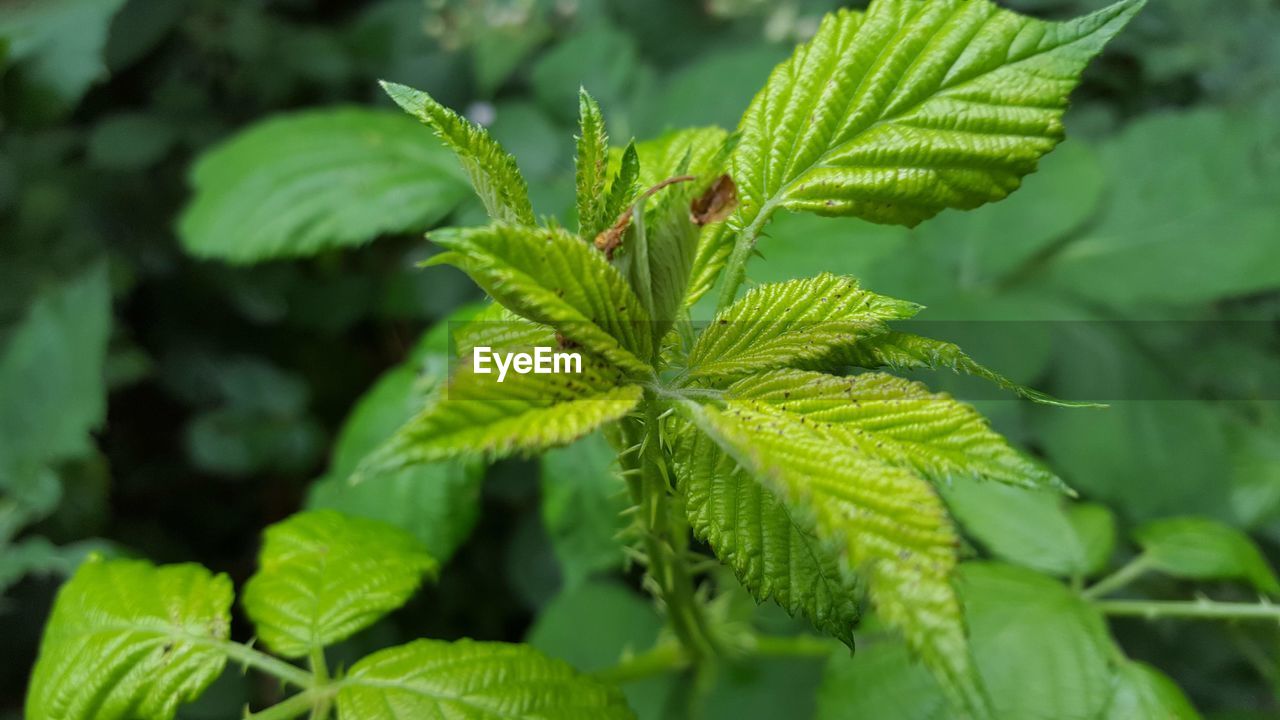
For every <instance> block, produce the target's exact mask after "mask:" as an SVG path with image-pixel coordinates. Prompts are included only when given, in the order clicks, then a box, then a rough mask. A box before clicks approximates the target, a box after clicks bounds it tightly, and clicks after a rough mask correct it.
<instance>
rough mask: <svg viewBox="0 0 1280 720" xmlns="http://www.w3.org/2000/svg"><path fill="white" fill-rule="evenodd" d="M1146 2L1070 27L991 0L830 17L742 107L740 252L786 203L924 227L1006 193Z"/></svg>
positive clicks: (887, 2) (881, 7)
mask: <svg viewBox="0 0 1280 720" xmlns="http://www.w3.org/2000/svg"><path fill="white" fill-rule="evenodd" d="M1141 6H1142V0H1122V2H1119V3H1117V4H1115V5H1112V6H1111V7H1109V8H1106V9H1104V10H1100V11H1098V12H1096V13H1094V14H1092V15H1088V16H1086V17H1082V18H1079V19H1076V20H1071V21H1067V22H1061V23H1051V22H1044V21H1040V20H1036V19H1033V18H1028V17H1024V16H1021V15H1018V14H1016V13H1014V12H1010V11H1008V10H1003V9H1001V8H999V7H998V6H997V5H995V4H994V3H991V2H988V1H987V0H934V1H932V2H920V1H918V0H875V1H874V2H872V3H871V5H870V6H869V7H868V8H867V10H866V12H865V13H860V12H854V11H848V10H841V11H838V12H836V13H833V14H831V15H828V16H827V17H826V18H825V19H824V21H823V23H822V26H821V27H820V28H819V29H818V32H817V34H816V35H815V36H814V38H813V40H811V41H810V42H809V43H807V44H805V45H802V46H801V47H799V48H798V49H797V50H796V52H795V54H793V55H792V56H791V58H790V59H789V60H787V61H785V62H783V63H782V64H781V65H779V66H778V68H777V69H775V70H774V72H773V74H772V75H771V76H770V77H769V81H768V83H767V84H766V85H765V87H764V88H763V89H762V90H761V91H760V93H759V94H758V95H756V98H755V100H754V101H753V102H752V104H751V106H750V107H749V108H748V109H747V112H746V114H745V115H744V116H743V119H742V123H741V126H740V130H741V133H742V139H741V141H740V142H739V144H738V147H737V151H736V152H735V153H734V156H733V161H732V165H731V167H732V169H731V170H730V172H731V174H732V175H733V176H734V177H735V178H736V179H737V180H738V182H739V191H740V194H741V198H742V205H741V208H740V210H739V212H738V213H736V214H735V215H734V216H733V217H732V218H730V220H729V224H730V225H731V226H732V227H733V228H734V229H735V230H737V231H739V233H740V234H739V237H738V239H737V241H736V242H737V244H738V247H739V248H743V247H746V248H750V247H751V246H752V245H753V244H754V243H755V240H756V238H757V237H758V236H759V235H760V232H761V230H762V229H763V227H764V225H765V224H766V223H767V222H768V221H769V218H770V216H771V215H772V214H773V213H774V212H775V211H776V210H778V209H780V208H789V209H793V210H806V211H812V212H817V213H821V214H826V215H856V216H858V217H861V218H864V219H867V220H872V221H875V222H882V223H895V224H906V225H915V224H916V223H919V222H920V221H922V220H925V219H927V218H930V217H932V216H933V215H935V214H937V213H938V212H939V211H941V210H943V209H945V208H974V207H978V206H979V205H982V204H984V203H988V202H992V201H995V200H999V199H1001V198H1003V197H1005V196H1006V195H1008V194H1009V193H1010V192H1012V191H1013V190H1015V189H1016V188H1017V187H1018V185H1019V183H1020V182H1021V179H1022V177H1023V176H1024V175H1026V174H1027V173H1030V172H1032V171H1033V170H1035V167H1036V162H1037V160H1039V158H1040V157H1041V156H1042V155H1044V154H1045V153H1047V152H1049V151H1050V150H1052V149H1053V147H1054V146H1055V145H1056V144H1057V143H1058V142H1059V141H1060V140H1061V139H1062V135H1063V129H1062V113H1063V111H1064V110H1065V109H1066V106H1067V96H1068V95H1069V94H1070V92H1071V91H1072V90H1073V89H1074V88H1075V86H1076V84H1077V83H1078V82H1079V78H1080V73H1081V72H1082V71H1083V70H1084V68H1085V66H1086V65H1087V64H1088V62H1089V61H1090V60H1091V59H1092V58H1093V57H1094V56H1095V55H1097V54H1098V52H1100V51H1101V50H1102V47H1103V45H1105V44H1106V42H1107V41H1108V40H1109V39H1110V38H1111V37H1112V36H1113V35H1115V34H1116V33H1117V32H1119V30H1120V29H1121V28H1122V27H1124V25H1125V24H1126V23H1127V22H1128V21H1129V19H1130V18H1132V16H1133V15H1134V13H1136V12H1137V11H1138V9H1139V8H1140V7H1141ZM738 280H740V278H730V281H731V283H736V282H737V281H738Z"/></svg>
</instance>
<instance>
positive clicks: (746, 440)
mask: <svg viewBox="0 0 1280 720" xmlns="http://www.w3.org/2000/svg"><path fill="white" fill-rule="evenodd" d="M682 407H683V409H684V410H685V412H686V414H687V415H688V416H689V418H690V419H691V420H692V421H693V422H694V424H695V425H696V426H697V427H698V428H699V429H700V430H702V431H703V432H705V433H706V434H707V435H708V436H709V437H711V438H712V439H713V440H714V441H715V442H716V444H718V445H719V446H720V447H721V448H722V449H723V450H724V451H725V452H726V453H727V454H728V455H729V456H730V457H732V458H733V459H734V460H735V461H736V462H737V463H738V464H739V465H741V466H743V467H744V468H745V469H746V470H747V471H748V472H750V473H751V474H752V475H753V476H755V477H756V478H757V479H758V480H759V481H760V482H761V483H763V484H764V485H765V486H766V487H767V488H768V489H769V490H770V491H771V492H773V493H776V494H777V496H778V497H779V498H780V499H781V500H782V501H783V502H785V503H786V504H787V507H788V508H790V509H791V510H792V511H793V512H795V513H803V514H804V516H805V517H807V518H808V520H809V522H812V527H813V528H814V531H815V534H816V535H817V536H818V537H820V538H823V539H824V540H827V541H831V542H838V543H840V545H839V547H840V551H841V553H842V556H843V561H844V562H845V563H846V565H845V568H846V569H847V570H851V571H853V572H856V573H858V574H859V575H860V576H861V577H864V578H865V579H866V584H867V587H868V590H869V592H870V595H871V599H872V601H873V603H874V604H875V607H876V610H877V612H878V614H879V615H880V617H882V618H883V619H884V620H885V621H886V622H887V623H888V624H889V625H890V626H891V627H893V628H895V629H897V630H899V631H901V632H902V634H903V636H904V637H905V639H906V642H907V645H908V646H909V647H910V648H911V649H912V650H913V651H914V652H916V653H918V654H919V655H920V657H921V658H922V659H923V660H924V662H925V664H926V665H928V667H929V668H930V670H931V671H932V672H933V673H934V674H935V676H936V677H937V678H938V679H939V681H940V682H941V683H942V685H943V687H944V688H945V689H946V691H947V692H948V694H949V696H950V697H951V698H952V699H953V700H954V701H955V702H956V703H957V704H959V705H960V706H961V707H964V708H966V709H967V710H968V711H969V712H970V713H972V714H975V715H978V716H985V715H988V714H989V713H988V712H987V710H986V705H987V701H986V699H985V696H984V694H983V692H982V690H981V688H980V686H979V684H978V682H977V679H976V677H975V676H974V674H973V667H972V663H971V660H970V656H969V649H968V645H967V643H966V641H965V634H964V627H963V624H962V621H961V614H960V605H959V601H958V600H957V597H956V593H955V588H954V587H952V580H951V575H952V571H953V570H954V568H955V565H956V552H955V549H956V544H957V538H956V536H955V533H954V531H953V530H952V528H951V525H950V523H949V522H948V520H947V517H946V512H945V510H944V508H943V506H942V502H941V500H939V498H938V496H937V495H936V494H935V493H934V491H933V489H932V487H931V486H930V485H929V483H928V482H927V481H926V480H924V479H922V478H920V477H917V476H916V475H915V474H914V473H912V472H911V471H909V470H907V469H905V468H902V467H899V466H895V465H889V464H886V463H883V462H880V461H879V460H877V459H876V458H874V457H871V456H868V455H865V454H863V453H861V452H858V451H856V450H854V449H852V448H848V447H846V446H845V444H843V443H842V442H841V439H840V438H838V437H836V436H833V435H831V434H829V433H826V432H825V431H823V430H822V429H821V428H816V427H814V426H813V424H811V423H807V422H801V420H802V418H801V417H800V416H797V415H792V414H789V413H786V412H783V411H780V410H777V409H774V408H770V407H767V406H756V407H753V406H750V405H746V404H743V403H741V402H738V401H729V402H727V404H726V406H725V408H724V409H719V408H716V407H712V406H703V405H696V404H693V403H685V404H684V405H682Z"/></svg>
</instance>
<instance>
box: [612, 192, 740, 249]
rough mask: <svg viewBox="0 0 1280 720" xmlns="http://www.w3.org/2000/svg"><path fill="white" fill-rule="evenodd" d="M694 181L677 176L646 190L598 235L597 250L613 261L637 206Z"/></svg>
mask: <svg viewBox="0 0 1280 720" xmlns="http://www.w3.org/2000/svg"><path fill="white" fill-rule="evenodd" d="M726 177H728V176H726ZM693 179H694V177H693V176H692V175H677V176H676V177H669V178H667V179H666V180H663V181H662V182H660V183H658V184H657V185H654V186H653V187H651V188H649V189H648V190H645V191H644V192H642V193H640V197H638V198H636V201H635V202H634V203H632V204H631V205H630V206H628V207H627V209H626V210H623V211H622V214H621V215H619V216H618V219H617V220H616V221H614V223H613V225H612V226H610V227H609V228H607V229H605V230H602V231H601V232H600V234H599V235H596V239H595V242H594V244H595V246H596V249H597V250H599V251H600V252H602V253H604V257H605V259H606V260H612V259H613V253H614V251H616V250H617V249H618V246H619V245H621V244H622V235H623V233H625V232H626V231H627V228H628V227H630V226H631V218H632V217H633V216H634V215H635V211H636V205H638V204H639V203H640V202H641V201H642V200H646V199H648V198H650V197H652V196H653V195H654V193H656V192H658V191H659V190H661V189H663V188H665V187H667V186H668V185H675V184H676V183H683V182H689V181H690V180H693ZM717 182H719V181H717Z"/></svg>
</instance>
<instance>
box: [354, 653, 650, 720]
mask: <svg viewBox="0 0 1280 720" xmlns="http://www.w3.org/2000/svg"><path fill="white" fill-rule="evenodd" d="M337 705H338V714H339V716H341V717H343V718H348V717H350V718H360V720H402V719H405V718H413V720H508V719H509V720H535V719H536V720H627V719H630V718H634V717H635V716H634V714H632V712H631V711H630V710H629V709H628V708H627V705H626V701H625V700H623V698H622V693H621V692H619V691H618V690H617V689H615V688H612V687H610V686H608V685H605V684H604V683H601V682H600V681H597V680H593V679H591V678H588V677H585V676H582V675H579V674H577V673H575V672H574V671H573V669H572V668H570V667H569V666H568V665H567V664H565V663H564V662H561V661H559V660H552V659H551V658H548V657H546V656H545V655H543V654H541V653H539V652H538V651H536V650H534V649H533V648H530V647H528V646H525V645H508V644H504V643H487V642H473V641H470V640H459V641H457V642H453V643H449V642H443V641H440V640H417V641H415V642H412V643H409V644H408V645H401V646H399V647H393V648H389V649H387V650H382V651H379V652H376V653H374V654H372V655H369V656H368V657H365V658H364V659H363V660H361V661H360V662H357V663H356V664H355V665H353V666H351V671H350V672H349V673H347V676H346V678H345V679H344V680H343V683H342V688H341V689H340V690H339V691H338V698H337Z"/></svg>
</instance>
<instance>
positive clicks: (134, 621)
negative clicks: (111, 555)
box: [26, 559, 232, 720]
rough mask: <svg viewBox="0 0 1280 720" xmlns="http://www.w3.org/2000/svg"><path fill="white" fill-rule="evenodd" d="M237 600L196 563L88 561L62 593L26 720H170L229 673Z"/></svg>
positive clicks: (221, 578)
mask: <svg viewBox="0 0 1280 720" xmlns="http://www.w3.org/2000/svg"><path fill="white" fill-rule="evenodd" d="M231 601H232V588H231V580H230V579H228V578H227V576H225V575H216V576H215V575H213V574H211V573H210V572H209V571H208V570H205V569H204V568H202V567H199V566H198V565H169V566H165V567H155V566H153V565H151V564H150V563H147V562H143V561H137V560H111V561H103V560H97V559H92V560H90V561H88V562H86V563H85V564H83V565H81V566H80V569H79V570H78V571H77V572H76V574H75V576H74V577H72V578H71V580H70V581H68V582H67V584H66V585H63V586H62V589H61V590H59V591H58V598H57V600H56V601H55V602H54V606H53V613H52V615H51V616H50V619H49V624H48V625H47V626H46V627H45V631H44V638H43V640H42V641H41V644H40V657H39V659H38V660H37V661H36V666H35V670H34V671H33V673H32V676H31V685H30V687H29V689H28V690H27V705H26V716H27V718H28V720H134V719H135V718H139V719H141V720H170V719H171V718H173V717H174V715H175V713H177V710H178V706H179V705H180V704H182V703H184V702H189V701H191V700H193V699H195V698H196V697H197V696H198V695H200V693H201V692H202V691H203V690H204V689H205V688H207V687H208V686H209V684H210V683H212V682H213V681H214V679H215V678H217V677H218V675H219V674H220V673H221V672H222V668H223V665H224V664H225V663H226V657H225V656H224V655H223V653H222V651H221V650H220V649H219V644H221V643H223V642H225V641H226V640H227V636H228V634H229V632H230V630H231Z"/></svg>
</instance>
